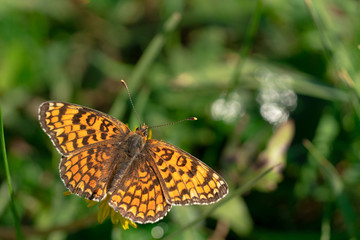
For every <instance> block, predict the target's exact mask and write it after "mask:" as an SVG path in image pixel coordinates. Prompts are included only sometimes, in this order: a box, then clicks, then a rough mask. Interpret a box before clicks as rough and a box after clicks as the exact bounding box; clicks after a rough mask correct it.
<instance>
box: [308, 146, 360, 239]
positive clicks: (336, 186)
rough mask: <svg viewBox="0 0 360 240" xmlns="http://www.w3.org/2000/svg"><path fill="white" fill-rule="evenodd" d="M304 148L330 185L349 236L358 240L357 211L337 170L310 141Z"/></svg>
mask: <svg viewBox="0 0 360 240" xmlns="http://www.w3.org/2000/svg"><path fill="white" fill-rule="evenodd" d="M304 146H305V147H306V149H307V150H308V151H309V153H310V154H311V155H312V156H313V159H314V162H315V164H316V165H317V166H318V168H319V170H320V172H321V173H322V175H323V176H324V178H325V179H326V181H327V182H328V183H329V185H330V188H331V190H332V193H333V195H334V197H335V200H336V203H337V206H338V207H339V209H340V210H341V212H342V215H343V217H344V222H345V225H346V226H347V230H348V234H349V236H350V237H351V239H358V237H359V232H358V230H357V227H356V224H355V223H356V222H357V219H356V215H355V214H354V213H355V209H354V208H353V207H352V206H351V203H350V201H349V199H348V196H347V195H346V193H345V190H344V184H343V182H342V180H341V178H340V176H339V174H338V173H337V170H336V169H335V167H334V166H333V165H332V164H331V163H330V162H329V161H328V160H327V159H326V158H325V157H324V156H323V154H322V153H321V152H320V151H319V150H318V149H317V148H316V147H315V146H314V145H313V144H312V143H311V142H310V141H309V140H304Z"/></svg>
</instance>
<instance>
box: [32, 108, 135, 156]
mask: <svg viewBox="0 0 360 240" xmlns="http://www.w3.org/2000/svg"><path fill="white" fill-rule="evenodd" d="M39 121H40V124H41V127H42V128H43V130H44V131H45V132H46V134H47V135H49V137H50V139H51V141H52V142H53V143H54V145H55V147H56V149H57V150H58V151H59V152H60V153H61V155H64V156H67V155H69V154H71V153H73V152H75V151H77V150H78V149H81V148H83V147H87V146H90V145H93V144H98V143H100V142H104V141H107V140H112V139H114V138H119V137H123V136H125V135H127V134H128V133H129V132H130V129H129V128H128V127H127V126H126V125H125V124H124V123H122V122H120V121H119V120H117V119H115V118H113V117H111V116H109V115H107V114H104V113H102V112H99V111H96V110H93V109H90V108H86V107H83V106H79V105H76V104H69V103H65V102H55V101H48V102H44V103H43V104H41V105H40V107H39Z"/></svg>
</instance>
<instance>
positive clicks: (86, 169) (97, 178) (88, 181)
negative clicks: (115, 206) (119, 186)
mask: <svg viewBox="0 0 360 240" xmlns="http://www.w3.org/2000/svg"><path fill="white" fill-rule="evenodd" d="M114 147H115V146H114V145H113V144H108V145H100V146H97V147H94V148H89V149H86V150H84V151H80V152H78V153H75V154H73V155H71V156H69V157H65V156H63V157H62V158H61V162H60V166H59V168H60V177H61V179H62V180H63V182H64V184H65V186H66V187H67V188H68V189H69V191H70V192H72V193H74V194H77V195H79V196H80V197H81V196H83V197H85V198H87V199H90V200H95V201H100V200H102V199H103V198H104V197H105V196H106V192H107V188H108V186H107V183H108V181H109V177H110V176H111V174H112V172H111V171H112V170H111V169H112V167H111V166H112V164H113V163H114V156H115V154H114V152H113V149H114Z"/></svg>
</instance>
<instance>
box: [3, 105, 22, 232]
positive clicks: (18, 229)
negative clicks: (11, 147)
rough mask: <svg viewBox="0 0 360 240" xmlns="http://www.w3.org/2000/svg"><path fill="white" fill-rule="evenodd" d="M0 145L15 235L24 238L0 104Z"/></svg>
mask: <svg viewBox="0 0 360 240" xmlns="http://www.w3.org/2000/svg"><path fill="white" fill-rule="evenodd" d="M0 145H1V153H2V154H1V155H2V158H3V161H4V167H5V175H6V180H7V183H8V189H9V194H10V207H11V213H12V215H13V217H14V225H15V231H16V236H17V239H24V235H23V233H22V231H21V226H20V220H19V217H18V214H17V211H16V208H15V201H14V192H13V188H12V184H11V177H10V170H9V164H8V161H7V156H6V148H5V137H4V127H3V120H2V113H1V106H0Z"/></svg>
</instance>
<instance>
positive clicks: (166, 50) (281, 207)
mask: <svg viewBox="0 0 360 240" xmlns="http://www.w3.org/2000/svg"><path fill="white" fill-rule="evenodd" d="M359 24H360V18H359V1H355V0H348V1H342V0H319V1H314V2H312V1H311V0H308V1H303V0H294V1H270V0H263V1H251V0H228V1H218V0H207V1H200V0H191V1H182V0H178V1H154V0H137V1H131V0H127V1H122V0H90V1H88V2H86V1H85V0H83V1H81V0H51V1H48V0H31V1H26V0H0V104H1V108H2V117H3V121H4V133H5V143H6V150H7V156H8V163H9V169H10V173H11V179H12V185H13V188H14V201H15V205H16V209H17V213H18V217H19V219H20V220H19V222H20V223H21V226H22V230H23V234H24V236H25V238H26V239H53V240H57V239H159V238H162V237H167V239H213V240H215V239H261V240H262V239H264V240H273V239H322V240H326V239H359V237H360V234H359V227H360V219H359V212H360V208H359V206H360V204H359V202H360V159H359V158H360V151H359V149H360V134H359V132H360V121H359V119H360V118H359V117H360V106H359V96H360V75H359V73H360V71H359V70H358V68H359V67H358V66H359V64H360V55H359V49H360V48H359V43H360V41H359V40H360V25H359ZM121 79H124V80H125V81H126V82H127V83H128V86H129V88H130V91H131V94H132V97H133V100H134V103H135V107H136V109H137V112H138V113H139V115H140V118H141V120H142V121H144V122H145V123H146V124H148V125H150V126H154V125H159V124H163V123H169V122H173V121H176V120H181V119H184V118H188V117H192V116H196V117H197V118H198V121H195V122H190V121H188V122H183V123H181V124H176V125H172V126H167V127H162V128H156V129H154V130H153V138H155V139H162V140H164V141H166V142H169V143H172V144H174V145H176V146H179V147H180V148H182V149H184V150H186V151H188V152H190V153H191V154H193V155H194V156H196V157H198V158H200V159H201V160H202V161H204V162H205V163H207V164H208V165H209V166H211V167H212V168H214V169H215V170H216V171H218V172H219V173H220V174H221V175H222V176H223V177H224V178H225V179H226V181H227V182H228V184H229V187H230V193H229V195H228V196H227V197H226V198H225V199H224V200H222V201H220V202H218V203H216V204H215V205H212V206H186V207H173V208H172V210H171V211H170V212H169V214H168V215H167V216H166V217H165V218H164V219H163V220H161V221H160V222H157V223H155V224H146V225H140V224H139V225H138V227H137V228H136V229H135V228H132V227H130V229H129V230H123V229H122V228H121V226H120V225H113V224H112V223H111V221H110V220H106V221H105V222H104V223H102V224H99V223H97V220H96V214H97V211H98V207H97V206H95V207H92V208H88V207H87V204H86V202H85V201H84V200H83V199H81V198H79V197H77V196H74V195H71V196H64V195H63V192H65V191H66V188H65V186H64V185H63V183H62V181H61V180H60V177H59V173H58V165H59V159H60V155H59V154H58V153H57V152H56V150H55V148H54V147H53V145H52V144H51V142H50V140H49V138H48V137H47V136H46V134H45V133H44V132H43V131H42V130H41V128H40V125H39V122H38V117H37V111H38V110H37V109H38V106H39V105H40V104H41V103H42V102H44V101H47V100H61V101H68V102H72V103H77V104H81V105H85V106H87V107H91V108H95V109H98V110H100V111H103V112H106V113H110V114H111V115H113V116H114V117H117V118H119V119H120V120H121V121H123V122H125V123H129V126H130V128H131V129H133V128H134V127H135V126H136V125H138V122H137V120H136V117H135V116H134V111H133V109H132V107H131V105H130V102H129V99H128V96H127V93H126V91H124V88H123V86H122V85H121V83H120V80H121ZM276 164H280V165H277V166H278V167H277V168H275V169H273V171H271V172H270V173H269V174H267V175H265V177H263V178H261V179H260V180H259V181H254V179H255V178H256V177H258V176H259V175H260V174H262V173H264V171H266V170H267V169H269V168H270V167H272V166H275V165H276ZM0 166H1V167H0V179H1V181H0V183H1V185H0V196H1V197H0V239H14V238H16V235H15V230H14V218H13V216H12V212H11V210H10V197H9V190H8V185H7V181H6V174H5V168H4V161H1V165H0ZM212 210H214V211H212ZM204 216H205V217H204ZM197 220H198V221H197ZM193 221H197V224H191V223H192V222H193ZM189 223H190V225H191V226H190V227H189V226H188V227H187V225H188V224H189ZM182 227H184V229H183V228H182Z"/></svg>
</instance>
